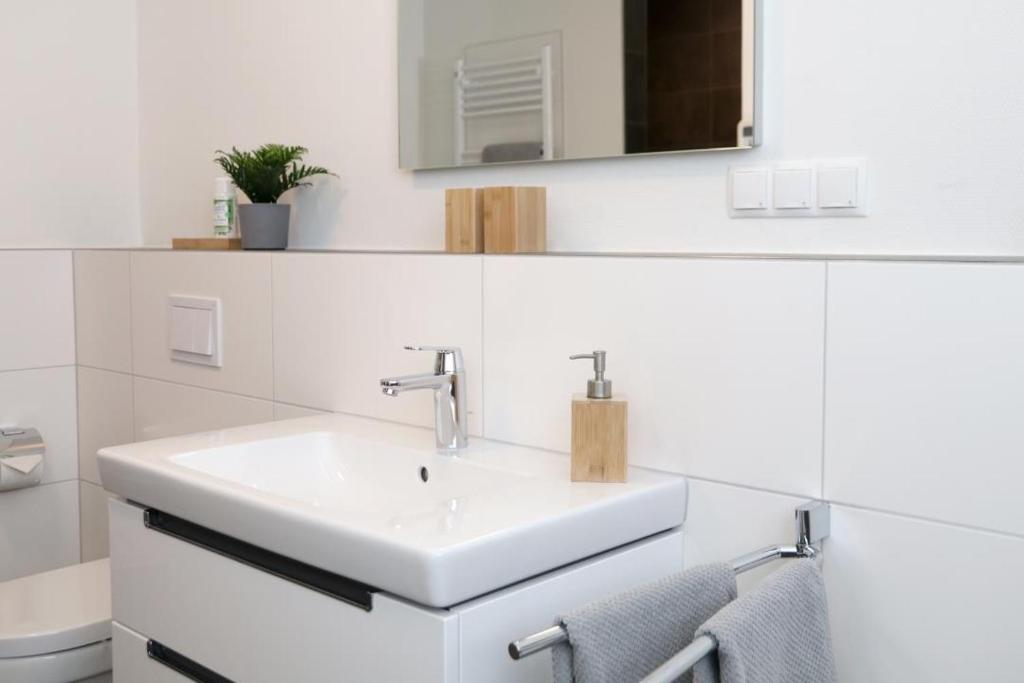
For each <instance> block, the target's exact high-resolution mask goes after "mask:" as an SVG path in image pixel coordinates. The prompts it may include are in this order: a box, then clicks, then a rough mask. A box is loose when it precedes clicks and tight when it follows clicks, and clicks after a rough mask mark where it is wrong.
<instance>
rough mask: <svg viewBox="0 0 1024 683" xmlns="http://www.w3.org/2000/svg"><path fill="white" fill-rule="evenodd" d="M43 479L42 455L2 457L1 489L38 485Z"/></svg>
mask: <svg viewBox="0 0 1024 683" xmlns="http://www.w3.org/2000/svg"><path fill="white" fill-rule="evenodd" d="M42 479H43V456H42V455H40V454H33V455H13V456H8V457H6V458H0V491H11V490H13V489H22V488H26V487H29V486H36V485H37V484H39V482H40V481H42Z"/></svg>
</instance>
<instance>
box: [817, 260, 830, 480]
mask: <svg viewBox="0 0 1024 683" xmlns="http://www.w3.org/2000/svg"><path fill="white" fill-rule="evenodd" d="M829 271H830V269H829V264H828V262H827V261H826V262H825V296H824V301H823V302H822V303H823V308H824V315H823V316H822V322H823V323H824V324H823V326H822V327H823V328H824V329H823V330H822V335H821V336H822V339H821V488H820V489H819V492H820V495H821V498H823V499H824V498H825V467H826V458H825V453H826V446H827V444H828V442H827V438H828V433H827V430H828V422H827V420H826V416H827V409H828V408H827V406H828V294H829V292H828V288H829Z"/></svg>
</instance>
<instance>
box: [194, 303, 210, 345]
mask: <svg viewBox="0 0 1024 683" xmlns="http://www.w3.org/2000/svg"><path fill="white" fill-rule="evenodd" d="M192 321H193V324H192V353H199V354H202V355H204V356H211V355H213V312H212V311H207V310H203V309H200V308H197V309H193V310H192Z"/></svg>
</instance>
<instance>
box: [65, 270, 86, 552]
mask: <svg viewBox="0 0 1024 683" xmlns="http://www.w3.org/2000/svg"><path fill="white" fill-rule="evenodd" d="M69 254H70V258H71V343H72V346H73V347H74V356H75V365H74V375H75V453H74V455H75V480H76V482H77V486H76V488H77V491H76V493H77V494H78V561H79V562H84V561H85V545H84V543H83V542H82V536H83V535H84V530H85V524H84V522H83V519H84V517H85V515H84V514H83V510H82V421H81V420H80V419H79V418H78V414H79V410H80V406H81V401H82V396H81V393H80V391H79V387H78V367H79V364H78V362H79V360H80V359H79V356H78V278H77V275H78V258H77V254H76V252H75V251H74V250H71V251H70V252H69Z"/></svg>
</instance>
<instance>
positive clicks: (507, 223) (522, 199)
mask: <svg viewBox="0 0 1024 683" xmlns="http://www.w3.org/2000/svg"><path fill="white" fill-rule="evenodd" d="M483 215H484V251H485V252H487V253H488V254H529V253H539V252H543V251H545V249H546V248H547V188H544V187H485V188H484V189H483Z"/></svg>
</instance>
